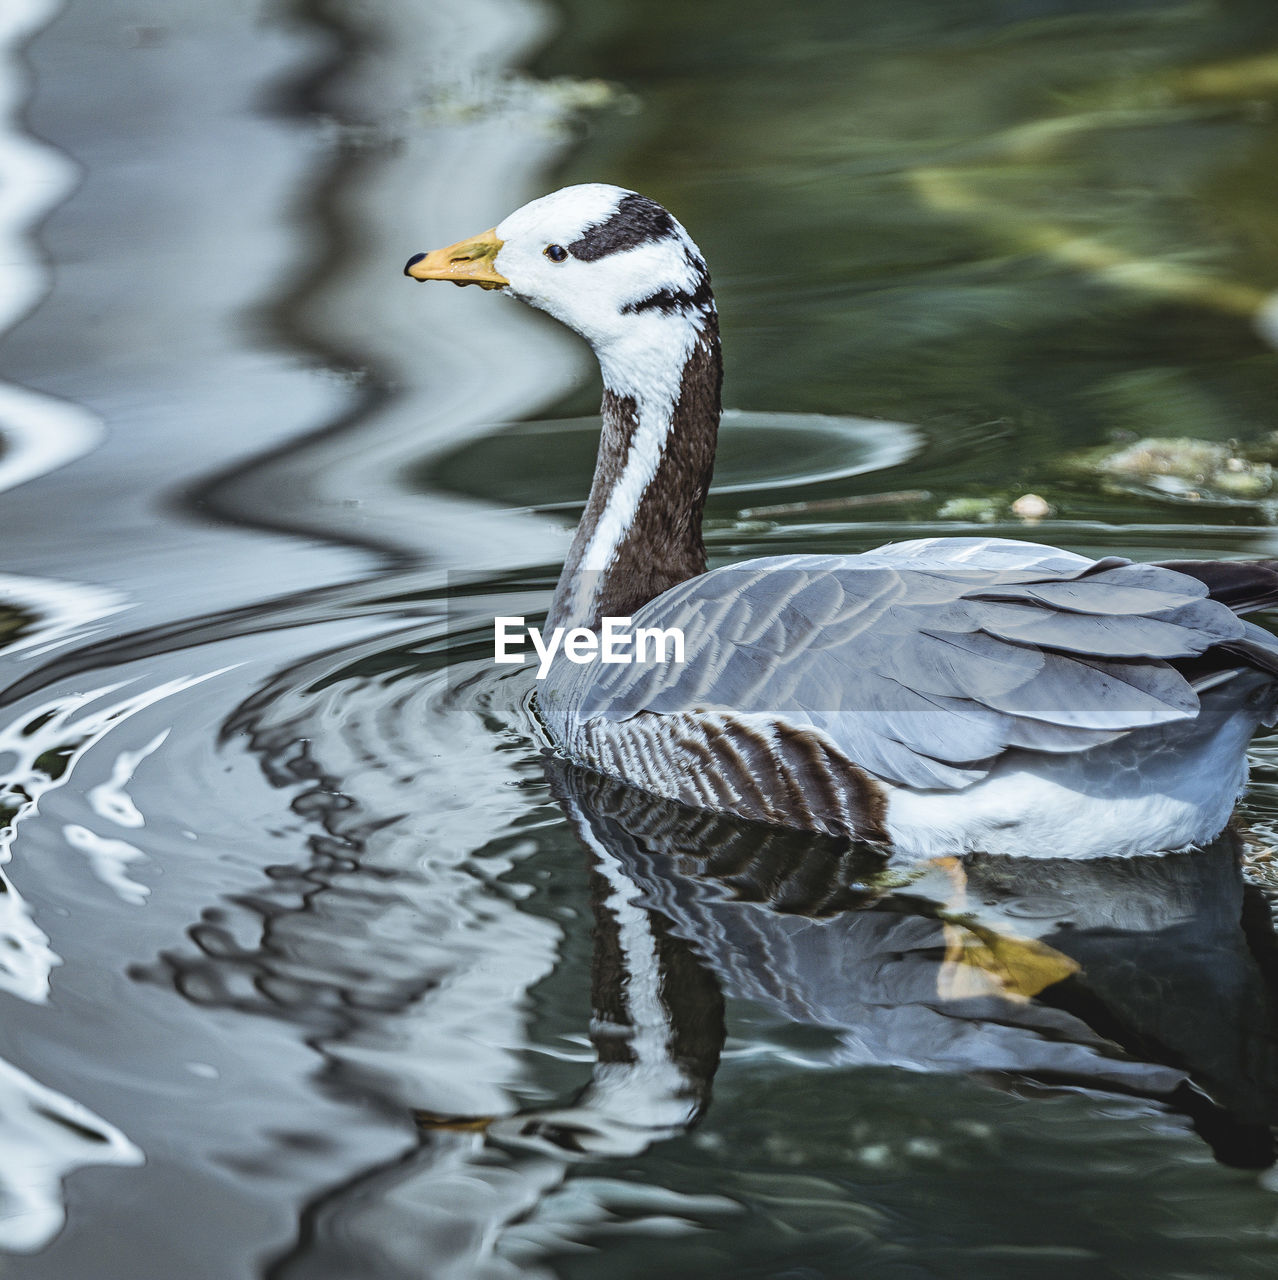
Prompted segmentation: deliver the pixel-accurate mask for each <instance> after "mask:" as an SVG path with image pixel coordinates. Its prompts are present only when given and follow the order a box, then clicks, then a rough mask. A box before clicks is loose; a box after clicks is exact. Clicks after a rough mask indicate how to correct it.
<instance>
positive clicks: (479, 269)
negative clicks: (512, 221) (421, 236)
mask: <svg viewBox="0 0 1278 1280" xmlns="http://www.w3.org/2000/svg"><path fill="white" fill-rule="evenodd" d="M501 243H502V242H501V241H500V240H498V239H497V231H496V229H493V230H492V231H485V232H484V233H483V234H482V235H478V236H471V237H470V239H468V240H459V241H458V242H457V243H456V244H450V245H449V246H448V248H447V249H432V250H431V251H430V253H415V254H414V255H413V256H412V257H411V258H409V260H408V265H407V266H406V267H405V268H404V274H405V275H406V276H412V277H413V279H414V280H451V281H452V282H453V283H454V284H477V285H478V286H479V287H480V288H481V289H500V288H502V287H503V286H504V285H508V284H509V283H510V281H509V280H507V279H506V277H505V276H504V275H502V274H501V273H500V272H499V271H498V270H497V268H496V267H495V266H494V265H493V262H494V261H495V259H496V257H497V251H498V250H499V249H500V248H501Z"/></svg>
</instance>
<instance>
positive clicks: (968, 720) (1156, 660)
mask: <svg viewBox="0 0 1278 1280" xmlns="http://www.w3.org/2000/svg"><path fill="white" fill-rule="evenodd" d="M635 625H636V626H643V627H662V628H669V627H678V628H681V629H682V630H683V633H684V637H685V644H686V656H687V661H686V662H685V663H684V664H682V665H664V664H658V663H653V662H649V663H647V664H633V665H606V666H605V665H597V664H592V665H591V666H589V667H583V668H577V669H574V671H573V672H572V673H571V674H570V675H568V677H567V679H569V680H571V681H574V682H576V688H575V690H574V697H573V701H574V702H575V707H576V716H577V718H578V720H594V719H600V720H604V721H612V722H622V721H626V720H629V719H631V718H632V717H635V716H639V715H640V714H641V713H644V712H657V713H662V714H665V715H688V714H691V715H698V714H702V715H704V714H709V713H731V714H734V715H745V716H753V715H758V716H763V717H772V718H774V719H775V720H776V721H778V722H779V723H782V724H784V725H789V726H793V727H799V728H803V727H810V728H814V729H819V730H821V731H822V732H823V733H825V734H826V735H828V737H829V738H830V739H831V740H832V741H833V743H834V744H835V745H836V746H837V747H838V749H839V751H841V752H842V753H844V754H845V755H846V756H847V757H848V758H849V759H850V760H852V761H854V762H855V763H856V764H857V765H859V766H861V767H862V768H863V769H865V770H866V771H867V772H868V773H870V774H872V775H874V776H876V777H878V778H880V779H883V780H886V781H888V782H893V783H897V784H899V785H904V786H910V787H920V788H927V789H947V790H948V789H959V788H962V787H965V786H968V785H970V784H971V783H972V782H975V781H977V780H978V779H980V778H982V777H984V776H985V775H986V773H988V771H989V769H990V767H991V766H992V765H993V763H994V762H995V761H996V760H997V759H998V757H999V756H1000V755H1002V754H1003V753H1004V752H1005V751H1008V750H1010V749H1014V748H1026V749H1030V750H1036V751H1051V752H1070V751H1081V750H1086V749H1087V748H1089V747H1091V746H1095V745H1098V744H1099V743H1102V742H1107V741H1110V740H1112V739H1113V738H1115V737H1117V736H1120V735H1121V734H1124V733H1127V732H1129V731H1131V730H1134V729H1138V728H1142V727H1145V726H1150V725H1157V724H1165V723H1169V722H1171V721H1175V720H1182V719H1188V718H1191V717H1193V716H1195V715H1196V714H1197V712H1198V696H1197V693H1196V692H1195V688H1194V685H1193V683H1192V682H1191V680H1190V679H1189V678H1187V676H1186V675H1185V674H1182V672H1181V671H1180V670H1178V669H1177V666H1176V665H1175V663H1176V661H1177V660H1190V659H1195V658H1197V657H1198V656H1199V655H1202V654H1203V653H1204V652H1205V651H1206V650H1208V649H1209V648H1212V647H1213V646H1220V647H1222V648H1224V649H1226V650H1227V651H1229V652H1230V653H1233V654H1237V655H1238V657H1239V659H1240V660H1241V661H1244V662H1250V663H1254V664H1257V665H1262V666H1267V667H1268V668H1269V669H1275V667H1278V646H1275V644H1274V642H1273V641H1272V639H1271V638H1270V637H1269V636H1268V635H1267V633H1264V632H1259V629H1258V628H1254V627H1252V626H1251V625H1250V624H1247V623H1244V622H1242V621H1241V620H1240V619H1239V618H1237V617H1236V616H1235V615H1234V613H1233V612H1232V611H1231V609H1230V608H1229V607H1228V605H1226V604H1224V603H1222V602H1220V601H1217V600H1213V599H1211V598H1210V597H1209V595H1208V586H1207V585H1206V584H1204V582H1202V581H1200V580H1199V579H1198V578H1197V577H1190V576H1186V575H1185V574H1183V573H1181V572H1178V571H1177V570H1176V569H1172V568H1164V567H1161V566H1158V565H1145V564H1130V563H1128V562H1126V561H1121V560H1116V559H1113V558H1110V559H1106V560H1101V561H1092V560H1088V559H1086V558H1084V557H1082V556H1075V555H1072V554H1071V553H1069V552H1063V551H1058V550H1055V549H1053V548H1049V547H1039V546H1035V545H1034V544H1030V543H1021V542H1010V541H1001V540H997V539H956V538H947V539H943V540H936V541H932V540H925V541H922V542H915V543H910V544H901V545H898V546H896V547H887V548H883V549H881V550H879V551H875V552H869V553H867V554H865V555H860V556H820V555H811V556H789V557H781V558H777V559H770V560H768V561H756V562H747V563H746V564H744V565H740V566H735V567H732V568H728V569H719V570H715V571H714V572H711V573H708V574H705V575H703V576H702V577H699V578H694V579H692V580H690V581H689V582H685V583H682V584H681V585H680V586H678V587H677V588H675V589H674V590H673V591H669V592H666V593H665V594H664V595H662V596H659V597H658V598H657V599H656V600H653V601H651V602H650V603H649V604H647V605H645V606H644V607H643V608H642V609H641V610H639V611H638V613H637V614H636V616H635ZM1258 636H1259V637H1260V638H1258ZM1252 651H1254V652H1252ZM1257 655H1259V656H1257Z"/></svg>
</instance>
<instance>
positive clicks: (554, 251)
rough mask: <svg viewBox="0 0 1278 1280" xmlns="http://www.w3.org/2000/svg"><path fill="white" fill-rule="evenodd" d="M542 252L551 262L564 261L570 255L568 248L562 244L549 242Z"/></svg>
mask: <svg viewBox="0 0 1278 1280" xmlns="http://www.w3.org/2000/svg"><path fill="white" fill-rule="evenodd" d="M542 253H544V254H545V255H546V257H548V258H549V259H550V260H551V262H562V261H563V260H564V259H565V258H566V257H567V256H568V250H567V249H565V248H564V247H563V245H560V244H548V245H547V246H546V247H545V248H544V249H543V250H542Z"/></svg>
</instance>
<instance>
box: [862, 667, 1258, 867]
mask: <svg viewBox="0 0 1278 1280" xmlns="http://www.w3.org/2000/svg"><path fill="white" fill-rule="evenodd" d="M1263 679H1264V677H1259V680H1263ZM1257 683H1258V681H1257V679H1246V678H1243V679H1239V680H1237V681H1235V682H1233V685H1234V686H1236V687H1233V688H1229V689H1226V690H1221V692H1220V695H1218V696H1216V697H1214V698H1212V699H1211V700H1210V702H1209V700H1208V699H1207V698H1205V699H1204V708H1203V712H1202V713H1201V714H1200V716H1199V717H1198V719H1197V720H1196V721H1193V722H1191V723H1189V724H1183V725H1169V726H1164V727H1161V728H1159V729H1155V730H1145V731H1143V732H1139V733H1136V734H1132V735H1130V736H1128V737H1127V738H1125V739H1122V740H1120V741H1119V742H1116V743H1114V744H1112V745H1109V746H1104V747H1096V748H1094V749H1093V750H1091V751H1086V752H1082V753H1078V754H1075V755H1066V756H1052V755H1043V754H1032V755H1031V754H1029V753H1025V752H1017V753H1015V754H1014V755H1013V756H1012V757H1011V758H1009V759H1008V760H1006V761H1005V762H1003V763H1001V764H1000V765H998V766H997V767H996V768H995V769H994V771H993V772H992V773H991V774H990V775H989V777H988V778H986V779H985V780H984V781H982V782H978V783H976V784H975V785H973V786H971V787H969V788H967V789H966V790H964V791H953V792H940V791H909V790H906V789H904V788H896V787H890V786H889V787H888V788H887V790H888V810H887V818H886V823H885V825H886V827H887V831H888V834H889V836H890V837H891V840H892V844H893V851H894V853H896V854H898V855H900V856H903V857H907V858H934V857H941V856H945V855H952V854H962V853H969V852H974V851H977V850H981V851H984V852H986V853H994V854H1005V855H1008V856H1014V857H1031V858H1104V857H1130V856H1132V855H1134V854H1144V853H1159V852H1168V851H1173V850H1177V849H1185V848H1189V847H1191V846H1196V845H1198V846H1201V845H1203V844H1206V843H1208V842H1209V841H1211V840H1212V839H1213V838H1214V837H1215V836H1217V835H1219V834H1220V832H1221V831H1222V830H1223V829H1224V827H1225V824H1226V823H1227V822H1228V821H1229V817H1230V814H1231V813H1232V812H1233V809H1234V805H1235V804H1236V802H1237V800H1238V797H1239V795H1240V794H1241V793H1242V790H1243V788H1244V787H1245V786H1246V783H1247V756H1246V750H1247V743H1248V741H1249V740H1250V738H1251V736H1252V734H1253V733H1254V732H1255V731H1256V728H1257V726H1258V724H1259V723H1260V720H1261V718H1262V715H1263V714H1264V709H1263V708H1256V707H1252V706H1250V705H1247V704H1246V700H1245V695H1246V694H1247V692H1249V691H1250V690H1251V689H1254V687H1255V685H1256V684H1257ZM1240 704H1241V705H1240Z"/></svg>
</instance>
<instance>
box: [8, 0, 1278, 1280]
mask: <svg viewBox="0 0 1278 1280" xmlns="http://www.w3.org/2000/svg"><path fill="white" fill-rule="evenodd" d="M0 117H2V119H3V123H4V132H3V134H2V135H0V324H3V325H7V326H8V329H7V333H6V335H5V337H4V339H3V343H2V345H0V378H2V379H3V382H0V485H3V486H4V487H5V490H6V491H5V492H4V494H3V498H2V501H3V508H2V510H3V517H2V519H3V526H2V527H3V531H4V538H3V551H4V555H3V561H2V562H0V573H2V574H3V577H0V646H2V648H0V661H2V662H3V678H2V679H0V688H3V690H4V692H3V696H2V698H0V704H2V705H0V810H2V815H0V816H3V819H4V821H5V826H4V827H3V829H0V861H2V862H3V865H2V866H0V873H2V874H3V881H2V882H0V889H2V890H3V892H0V1005H2V1007H3V1016H2V1017H0V1250H3V1251H4V1253H5V1254H6V1255H7V1256H5V1257H3V1259H0V1273H3V1274H4V1275H5V1276H12V1277H15V1280H16V1278H21V1280H71V1278H74V1280H171V1278H172V1277H174V1276H183V1277H190V1278H191V1280H196V1278H203V1277H208V1280H228V1278H230V1277H240V1276H244V1277H249V1276H259V1275H260V1276H269V1277H272V1278H273V1280H302V1278H303V1277H305V1278H306V1280H320V1278H324V1280H348V1278H349V1277H353V1276H359V1277H361V1280H399V1278H401V1277H403V1278H408V1277H429V1278H431V1280H434V1278H436V1277H439V1278H441V1280H454V1278H462V1277H484V1278H485V1280H487V1278H489V1277H493V1278H505V1277H563V1278H565V1280H578V1278H580V1280H585V1278H586V1277H603V1276H607V1277H610V1278H615V1277H629V1276H633V1277H647V1276H652V1275H668V1276H688V1277H692V1276H696V1277H706V1276H714V1277H725V1278H726V1277H731V1278H733V1280H735V1278H737V1277H755V1276H757V1277H765V1276H766V1277H778V1278H781V1277H784V1278H785V1280H821V1278H822V1277H831V1278H833V1277H843V1276H848V1275H854V1274H855V1275H867V1276H873V1277H875V1278H876V1280H880V1278H887V1277H902V1278H904V1277H915V1276H944V1277H980V1278H981V1280H988V1278H991V1277H1009V1278H1011V1277H1024V1276H1028V1275H1033V1276H1044V1277H1075V1276H1077V1277H1083V1276H1087V1277H1094V1276H1109V1275H1113V1276H1124V1277H1149V1278H1150V1280H1153V1278H1154V1277H1159V1278H1161V1277H1166V1276H1171V1275H1175V1276H1177V1277H1204V1278H1205V1277H1218V1276H1231V1277H1251V1276H1256V1277H1260V1276H1268V1275H1272V1274H1273V1273H1274V1270H1275V1267H1278V1175H1275V1172H1274V1170H1273V1167H1272V1166H1273V1157H1274V1151H1273V1142H1272V1132H1273V1126H1274V1124H1275V1123H1276V1122H1278V944H1276V943H1275V935H1274V925H1273V909H1274V902H1275V894H1276V893H1278V888H1276V887H1275V886H1278V876H1275V875H1274V874H1273V872H1272V870H1271V867H1272V865H1273V864H1271V863H1270V862H1268V861H1267V860H1266V858H1267V855H1266V853H1265V849H1266V847H1267V845H1268V843H1269V842H1270V841H1271V840H1274V839H1278V742H1275V741H1274V740H1265V739H1259V740H1257V743H1256V745H1255V748H1254V753H1253V764H1254V767H1253V787H1252V790H1251V792H1250V794H1249V797H1248V799H1247V800H1246V801H1245V802H1244V805H1243V808H1242V813H1241V816H1242V818H1243V820H1244V822H1245V824H1246V825H1245V828H1244V829H1243V830H1241V831H1240V832H1239V833H1236V834H1231V835H1228V836H1226V837H1224V838H1222V840H1221V841H1219V842H1218V843H1217V844H1216V845H1215V846H1213V847H1212V848H1211V849H1209V850H1205V851H1202V852H1201V853H1198V854H1193V855H1176V856H1169V857H1165V858H1142V859H1136V860H1133V861H1129V862H1109V861H1101V862H1093V863H1067V862H1061V863H1058V862H1038V863H1022V862H1018V861H1017V860H1014V859H1003V860H999V859H992V858H972V859H970V860H968V862H967V863H966V864H965V865H963V866H952V867H936V868H927V869H914V870H912V871H909V872H899V871H894V870H892V869H888V870H887V871H885V870H884V868H883V866H882V865H881V864H880V863H878V862H876V861H875V860H874V859H872V858H869V859H867V858H866V857H864V856H863V855H862V854H860V853H858V851H856V850H847V849H844V848H842V847H840V846H838V845H836V844H833V843H830V842H823V841H819V840H805V839H800V838H799V837H797V836H794V835H787V834H785V833H780V832H774V831H768V830H763V829H751V828H748V827H743V826H738V825H735V824H731V823H728V822H726V821H722V820H717V819H712V818H709V817H708V816H706V815H697V814H690V813H686V812H682V811H669V810H664V809H661V808H660V807H659V806H655V805H653V804H652V803H645V802H644V801H643V800H642V798H641V797H636V796H635V795H634V794H633V793H627V792H625V791H624V789H614V788H609V787H608V786H606V785H604V784H603V783H601V782H600V780H599V779H597V778H593V777H591V776H589V775H585V774H581V773H578V772H575V771H573V770H570V769H567V768H564V767H562V766H558V765H555V764H554V763H553V762H550V761H548V760H547V759H546V758H545V757H544V756H543V754H542V752H541V750H540V746H539V743H538V741H537V740H536V737H535V735H534V731H533V727H532V725H531V724H530V722H529V720H528V718H527V715H526V712H525V710H524V700H525V697H526V694H527V677H526V675H524V674H523V673H522V672H519V671H515V672H514V674H513V675H511V674H510V673H509V671H506V672H505V674H504V675H503V678H498V676H497V675H496V674H495V669H494V668H493V667H492V665H491V664H490V663H489V662H487V661H486V660H485V657H484V649H485V644H486V640H487V637H488V636H489V634H490V628H491V621H492V618H493V616H494V615H495V614H521V613H526V614H529V615H532V614H535V613H536V612H537V611H538V610H540V609H544V608H545V606H546V604H547V603H548V598H549V592H550V589H551V587H552V585H553V582H554V578H555V575H556V573H557V569H558V565H559V563H560V562H561V560H562V556H563V554H564V551H565V549H566V546H567V541H568V533H569V530H570V528H571V525H572V523H573V521H574V520H575V518H576V514H577V512H578V510H579V504H580V502H581V500H582V498H583V497H584V492H585V486H586V484H587V481H588V476H589V471H590V466H591V460H592V452H593V436H592V430H593V422H592V421H591V420H590V419H591V415H593V414H594V413H595V411H596V407H597V402H598V394H599V389H598V384H597V374H596V370H595V368H594V365H593V361H592V360H591V359H590V357H589V353H588V352H587V351H586V350H585V349H584V348H583V347H582V346H581V345H580V344H579V343H578V342H577V340H576V339H574V338H573V337H572V335H570V334H568V333H566V332H565V331H563V330H561V329H559V328H558V327H556V326H555V325H553V324H552V323H550V322H549V321H547V320H546V319H545V318H544V317H542V316H539V315H536V314H533V313H532V312H530V311H527V310H525V309H522V308H520V307H518V306H517V305H515V304H513V303H511V302H509V301H507V300H505V299H502V298H500V297H496V296H492V295H488V294H484V293H481V292H480V291H478V290H453V289H441V288H436V287H431V288H426V289H420V288H417V287H411V288H410V287H409V284H408V282H407V281H405V280H404V279H403V278H402V276H401V274H400V272H401V269H402V266H403V263H404V261H405V259H406V258H407V257H408V256H409V255H410V254H412V253H415V252H418V251H420V250H423V249H427V248H431V247H433V246H435V245H440V244H445V243H449V242H451V241H453V240H456V239H458V238H459V237H461V236H463V235H466V234H468V233H470V232H474V231H478V230H481V229H483V228H485V227H489V226H492V225H494V224H495V223H496V222H497V221H499V220H500V219H501V218H502V217H503V216H504V215H505V214H506V213H507V212H509V211H510V210H512V209H514V208H515V207H517V206H518V205H519V204H521V203H523V202H524V201H525V200H527V199H530V198H532V197H533V196H535V195H538V194H541V193H543V192H545V191H547V190H551V189H553V188H555V187H557V186H560V185H563V184H565V183H567V182H573V181H587V180H601V181H607V182H615V183H618V184H620V185H623V186H627V187H631V188H635V189H638V190H642V191H644V192H646V193H647V194H650V195H652V196H654V197H656V198H657V199H659V200H661V201H662V202H663V203H665V204H667V205H668V206H669V207H670V208H671V209H672V210H673V211H674V212H675V213H676V214H677V216H678V217H679V218H680V219H681V220H682V221H683V222H684V223H685V224H686V225H687V226H688V228H689V229H690V230H691V232H692V234H693V235H694V236H695V237H696V238H697V240H698V242H699V244H700V245H701V247H702V248H703V250H704V251H705V253H706V256H707V258H708V260H709V262H710V265H711V269H712V272H713V274H714V280H715V287H716V293H717V296H718V300H719V306H720V311H721V315H722V322H723V333H724V341H725V354H726V363H727V370H726V383H725V400H726V403H727V404H728V405H729V406H730V407H731V408H732V410H733V412H732V413H731V414H730V415H728V417H727V419H726V421H725V432H724V441H723V449H722V453H721V465H720V468H719V471H718V483H717V488H716V490H715V492H714V493H713V494H712V497H711V502H710V507H709V511H708V526H707V539H708V543H709V548H710V554H711V557H712V560H713V562H714V563H716V564H724V563H730V562H732V561H734V560H738V559H743V558H746V557H748V556H751V555H757V554H760V553H771V552H779V551H786V552H788V551H801V550H802V551H807V550H818V549H820V550H836V549H837V550H839V551H849V552H850V551H858V550H863V549H866V548H868V547H871V546H874V545H876V544H878V543H880V542H884V541H887V540H890V539H894V538H900V537H902V536H919V535H920V534H924V533H945V532H952V533H971V532H973V531H974V530H977V531H981V532H990V533H999V534H1005V535H1011V536H1029V537H1032V538H1035V539H1041V540H1043V541H1047V542H1053V543H1058V544H1060V545H1064V546H1067V547H1070V548H1072V549H1074V550H1078V551H1082V552H1089V553H1102V552H1103V553H1109V552H1116V553H1120V554H1125V555H1128V556H1131V557H1133V558H1136V559H1152V558H1159V557H1164V556H1170V555H1175V556H1248V555H1250V556H1275V555H1278V536H1276V535H1278V525H1276V523H1275V521H1276V517H1278V488H1274V485H1273V475H1272V467H1273V464H1274V463H1276V462H1278V443H1276V442H1278V434H1275V433H1278V409H1276V407H1275V383H1276V380H1278V350H1276V348H1278V305H1276V304H1275V303H1274V301H1273V298H1274V293H1273V291H1274V290H1278V213H1276V212H1275V210H1276V209H1278V11H1276V10H1275V8H1274V6H1273V4H1272V0H1228V2H1227V3H1226V2H1223V0H1222V2H1220V3H1214V4H1211V3H1206V2H1205V0H1204V2H1201V3H1196V2H1193V0H1190V2H1189V3H1184V4H1171V5H1169V4H1166V3H1162V2H1161V0H1148V2H1146V3H1138V2H1136V0H1121V2H1115V0H1106V2H1105V3H1100V2H1099V0H892V3H887V2H886V0H874V2H871V0H859V2H851V3H850V2H849V0H843V2H842V3H835V0H812V2H811V3H809V4H806V5H803V6H778V5H765V4H760V3H755V2H754V0H744V2H743V0H736V3H732V4H729V3H726V0H707V2H705V3H700V4H696V5H687V4H674V3H670V2H669V0H649V2H648V3H631V4H625V3H621V2H620V0H606V2H603V0H592V3H585V0H558V2H557V3H555V4H534V3H530V2H529V0H468V2H467V3H463V2H462V0H398V2H392V0H370V2H366V3H355V2H354V0H332V2H330V3H320V2H319V0H294V3H291V4H285V3H271V2H269V0H261V2H255V0H230V2H228V3H224V4H221V5H209V4H201V3H199V2H198V0H165V3H160V2H159V0H130V2H129V3H125V2H124V0H72V2H71V3H67V4H65V5H62V6H58V5H56V4H55V3H54V0H8V3H7V5H6V6H5V7H4V9H3V12H0ZM867 419H868V420H871V421H866V420H867ZM904 424H909V425H904ZM1149 437H1160V438H1175V439H1192V440H1195V441H1199V442H1205V443H1201V444H1199V445H1196V446H1194V447H1195V449H1197V450H1199V453H1197V454H1194V457H1196V458H1199V457H1201V458H1202V459H1205V461H1201V462H1192V461H1191V463H1190V464H1189V465H1188V466H1180V464H1179V462H1178V460H1177V458H1178V457H1179V456H1180V455H1182V454H1184V452H1185V449H1186V448H1187V447H1186V446H1183V445H1181V446H1168V447H1166V455H1164V454H1163V453H1159V452H1158V448H1154V453H1155V454H1156V455H1157V456H1155V457H1153V460H1152V461H1150V458H1149V457H1148V456H1147V455H1149V454H1150V448H1151V447H1149V446H1141V449H1143V450H1144V455H1146V456H1144V461H1143V462H1142V460H1141V458H1137V459H1135V460H1134V461H1133V460H1132V459H1130V458H1129V459H1128V460H1127V461H1128V463H1130V464H1131V465H1116V464H1113V463H1100V462H1098V458H1099V457H1100V452H1099V451H1102V450H1105V449H1114V448H1122V447H1125V446H1128V445H1131V444H1132V443H1133V442H1139V441H1141V440H1143V439H1146V438H1149ZM1137 452H1139V450H1137ZM1031 493H1032V494H1037V495H1039V496H1041V497H1042V498H1043V499H1045V501H1046V502H1047V504H1048V505H1049V507H1050V509H1051V510H1050V514H1049V515H1048V516H1047V517H1046V518H1043V519H1041V520H1039V521H1037V522H1035V523H1027V522H1025V521H1024V520H1022V519H1019V518H1017V517H1016V516H1015V515H1014V514H1013V512H1012V503H1013V502H1015V500H1016V499H1018V498H1020V497H1022V496H1024V495H1026V494H1031ZM1240 857H1241V859H1242V862H1243V864H1244V865H1243V868H1242V869H1241V870H1240Z"/></svg>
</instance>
